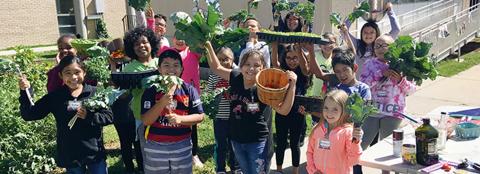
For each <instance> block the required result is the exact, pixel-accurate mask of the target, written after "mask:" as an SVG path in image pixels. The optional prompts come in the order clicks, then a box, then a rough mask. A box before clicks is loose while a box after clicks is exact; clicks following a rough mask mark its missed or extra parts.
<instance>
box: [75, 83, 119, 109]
mask: <svg viewBox="0 0 480 174" xmlns="http://www.w3.org/2000/svg"><path fill="white" fill-rule="evenodd" d="M124 92H125V90H118V89H114V88H112V87H110V86H109V87H107V88H103V87H97V90H96V92H95V94H94V95H93V96H92V97H90V98H88V99H87V100H85V101H83V102H82V106H84V107H85V109H87V110H89V111H92V112H94V111H98V110H100V109H108V108H109V107H110V106H112V104H113V102H115V100H117V99H118V97H120V96H121V95H122V94H123V93H124Z"/></svg>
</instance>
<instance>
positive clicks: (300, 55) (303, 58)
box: [295, 43, 315, 76]
mask: <svg viewBox="0 0 480 174" xmlns="http://www.w3.org/2000/svg"><path fill="white" fill-rule="evenodd" d="M302 47H303V48H305V49H307V51H308V57H310V58H309V59H314V60H315V51H314V49H313V44H312V43H304V44H301V47H300V45H299V46H296V47H295V51H297V55H298V59H299V61H300V69H301V70H302V74H303V75H305V76H309V75H310V74H311V72H310V67H309V66H308V61H307V58H306V56H305V54H304V53H303V50H302ZM312 56H313V58H312Z"/></svg>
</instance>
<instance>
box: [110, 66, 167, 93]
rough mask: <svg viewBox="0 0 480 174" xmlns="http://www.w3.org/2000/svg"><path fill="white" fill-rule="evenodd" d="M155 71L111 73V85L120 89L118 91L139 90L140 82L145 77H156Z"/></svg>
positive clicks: (156, 72)
mask: <svg viewBox="0 0 480 174" xmlns="http://www.w3.org/2000/svg"><path fill="white" fill-rule="evenodd" d="M158 74H159V72H158V71H157V70H150V71H143V72H115V73H112V74H111V76H112V81H113V83H114V84H115V85H116V86H118V87H120V89H131V88H141V87H142V84H141V81H142V79H143V78H145V77H150V76H152V75H158Z"/></svg>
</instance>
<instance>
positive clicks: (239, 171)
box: [232, 169, 243, 174]
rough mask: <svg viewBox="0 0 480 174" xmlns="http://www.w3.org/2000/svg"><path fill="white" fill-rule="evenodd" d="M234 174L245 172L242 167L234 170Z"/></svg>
mask: <svg viewBox="0 0 480 174" xmlns="http://www.w3.org/2000/svg"><path fill="white" fill-rule="evenodd" d="M232 173H233V174H243V172H242V169H237V170H235V171H233V172H232Z"/></svg>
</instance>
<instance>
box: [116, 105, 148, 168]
mask: <svg viewBox="0 0 480 174" xmlns="http://www.w3.org/2000/svg"><path fill="white" fill-rule="evenodd" d="M130 100H131V96H126V97H121V98H119V99H117V101H115V102H114V103H113V105H112V112H113V125H114V126H115V129H116V130H117V133H118V138H119V139H120V153H121V154H122V161H123V163H124V164H125V169H126V171H127V172H133V171H134V166H133V151H134V150H135V158H136V160H137V164H138V168H139V170H140V171H142V170H143V159H142V151H141V149H140V142H139V141H135V136H136V131H135V130H136V129H135V118H134V117H133V113H132V111H131V110H130V107H129V102H130ZM132 145H133V148H134V149H132Z"/></svg>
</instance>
